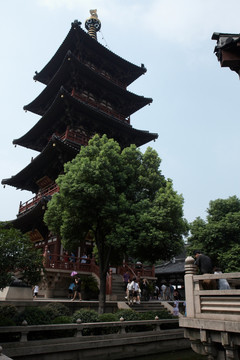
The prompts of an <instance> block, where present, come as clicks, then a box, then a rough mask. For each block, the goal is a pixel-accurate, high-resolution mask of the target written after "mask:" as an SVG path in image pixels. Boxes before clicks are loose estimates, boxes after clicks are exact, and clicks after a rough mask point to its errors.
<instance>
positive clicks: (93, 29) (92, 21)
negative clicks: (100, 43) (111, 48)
mask: <svg viewBox="0 0 240 360" xmlns="http://www.w3.org/2000/svg"><path fill="white" fill-rule="evenodd" d="M89 11H90V14H91V16H90V18H88V19H87V20H86V21H85V28H86V29H87V30H88V34H89V35H90V36H91V37H92V38H93V39H95V40H97V31H99V30H100V29H101V21H100V20H99V19H98V15H97V9H95V10H89Z"/></svg>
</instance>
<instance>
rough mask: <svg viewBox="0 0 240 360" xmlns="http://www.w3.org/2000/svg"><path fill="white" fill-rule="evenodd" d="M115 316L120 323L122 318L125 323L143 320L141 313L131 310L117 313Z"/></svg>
mask: <svg viewBox="0 0 240 360" xmlns="http://www.w3.org/2000/svg"><path fill="white" fill-rule="evenodd" d="M115 316H116V321H119V320H120V318H121V317H123V318H124V320H125V321H134V320H143V318H142V314H141V313H138V312H137V311H134V310H131V309H122V310H118V311H116V313H115Z"/></svg>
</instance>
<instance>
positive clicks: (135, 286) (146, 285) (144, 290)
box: [123, 271, 181, 305]
mask: <svg viewBox="0 0 240 360" xmlns="http://www.w3.org/2000/svg"><path fill="white" fill-rule="evenodd" d="M123 281H124V284H125V291H126V299H127V300H128V303H129V305H132V304H134V303H136V304H140V302H141V300H142V301H148V300H166V301H174V300H175V301H178V300H181V295H180V293H179V291H178V289H176V288H175V287H174V286H173V285H172V284H165V283H163V284H161V285H160V287H159V286H158V285H157V283H156V282H155V283H152V282H151V283H150V282H149V281H148V280H147V279H140V278H138V277H137V276H134V277H133V278H132V279H131V277H130V274H129V272H128V271H126V272H125V274H124V275H123Z"/></svg>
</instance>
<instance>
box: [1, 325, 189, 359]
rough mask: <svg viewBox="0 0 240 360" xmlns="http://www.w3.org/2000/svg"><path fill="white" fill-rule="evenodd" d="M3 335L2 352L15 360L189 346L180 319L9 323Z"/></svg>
mask: <svg viewBox="0 0 240 360" xmlns="http://www.w3.org/2000/svg"><path fill="white" fill-rule="evenodd" d="M33 335H34V336H33ZM6 336H7V339H6ZM4 337H5V340H7V341H5V342H4V341H3V339H4ZM0 339H1V345H2V348H3V352H4V353H5V354H6V355H7V356H10V357H14V359H16V360H17V359H19V360H23V359H24V360H28V359H29V360H38V359H43V358H51V359H53V360H55V359H56V360H63V359H66V358H70V357H71V356H72V357H74V356H75V357H76V358H77V356H79V357H78V358H80V357H81V358H84V359H88V360H90V359H93V358H95V357H96V358H97V359H99V360H103V359H106V358H108V359H118V358H120V357H121V355H120V354H122V353H124V356H125V357H126V358H127V357H131V356H132V354H135V356H136V358H137V357H138V356H140V355H148V354H153V353H161V352H166V351H169V349H171V350H177V349H179V350H180V349H188V348H189V347H190V343H189V341H188V340H186V339H184V336H183V330H182V329H180V328H179V326H178V319H164V320H162V319H161V320H158V319H154V320H142V321H124V319H121V320H120V321H117V322H98V323H81V322H80V321H78V323H76V324H60V325H32V326H28V325H22V326H8V327H0Z"/></svg>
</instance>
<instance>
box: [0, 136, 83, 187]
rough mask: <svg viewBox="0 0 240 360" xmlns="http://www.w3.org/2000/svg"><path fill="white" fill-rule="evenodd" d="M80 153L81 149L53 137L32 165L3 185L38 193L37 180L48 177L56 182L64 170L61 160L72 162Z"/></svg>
mask: <svg viewBox="0 0 240 360" xmlns="http://www.w3.org/2000/svg"><path fill="white" fill-rule="evenodd" d="M53 143H54V146H53ZM78 151H79V149H77V148H74V147H72V146H70V145H69V144H68V143H65V142H63V141H62V140H60V139H59V138H58V137H57V136H55V135H53V136H52V138H51V140H50V141H49V142H48V144H47V146H46V147H45V148H44V149H43V151H42V152H41V153H40V154H39V155H38V156H36V157H35V158H34V159H33V160H32V161H31V163H30V164H28V165H27V166H26V167H25V168H24V169H23V170H21V171H20V172H19V173H18V174H16V175H14V176H12V177H11V178H9V179H3V180H2V184H3V185H10V186H14V187H16V188H18V189H21V190H28V191H32V192H33V193H37V191H38V189H39V188H38V185H37V184H36V179H40V178H42V177H43V176H46V175H47V176H49V177H50V178H51V179H52V180H55V179H56V178H57V176H58V175H59V169H61V168H62V170H63V163H62V161H61V158H64V159H65V161H70V160H72V159H73V157H75V156H76V154H77V153H78Z"/></svg>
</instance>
